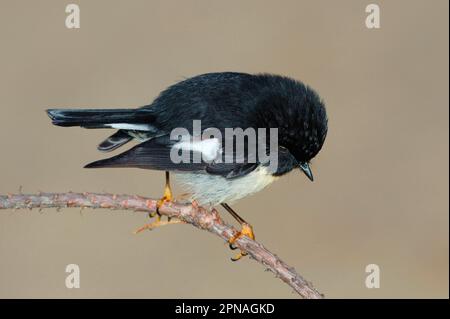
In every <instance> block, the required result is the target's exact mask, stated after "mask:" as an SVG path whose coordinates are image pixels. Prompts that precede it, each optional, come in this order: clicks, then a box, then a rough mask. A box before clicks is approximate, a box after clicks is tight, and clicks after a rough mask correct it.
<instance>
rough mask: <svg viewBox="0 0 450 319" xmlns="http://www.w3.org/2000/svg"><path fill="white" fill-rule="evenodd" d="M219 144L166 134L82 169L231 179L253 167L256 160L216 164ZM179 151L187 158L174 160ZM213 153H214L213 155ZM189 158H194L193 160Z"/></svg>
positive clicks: (255, 164) (208, 140)
mask: <svg viewBox="0 0 450 319" xmlns="http://www.w3.org/2000/svg"><path fill="white" fill-rule="evenodd" d="M220 148H221V145H220V143H217V142H216V141H214V139H206V140H202V141H200V142H197V143H196V142H193V143H192V144H187V143H186V142H183V141H182V140H176V141H174V140H170V139H169V136H168V135H165V136H160V137H156V138H153V139H151V140H148V141H145V142H143V143H140V144H138V145H136V146H135V147H133V148H131V149H129V150H127V151H125V152H123V153H121V154H119V155H116V156H113V157H110V158H106V159H102V160H99V161H95V162H92V163H89V164H87V165H86V166H85V167H86V168H103V167H136V168H142V169H153V170H164V171H179V172H197V173H204V174H211V175H220V176H223V177H225V178H228V179H231V178H236V177H240V176H244V175H246V174H248V173H249V172H251V171H252V170H254V169H255V168H256V167H257V166H258V163H247V162H243V163H225V162H221V163H217V162H215V161H214V160H217V158H218V156H221V155H220V154H221V150H220ZM179 150H183V151H184V152H185V154H188V156H189V157H187V161H177V160H174V158H173V157H174V154H175V153H177V152H178V151H179ZM215 153H216V155H214V154H215ZM193 159H198V160H197V161H194V160H193Z"/></svg>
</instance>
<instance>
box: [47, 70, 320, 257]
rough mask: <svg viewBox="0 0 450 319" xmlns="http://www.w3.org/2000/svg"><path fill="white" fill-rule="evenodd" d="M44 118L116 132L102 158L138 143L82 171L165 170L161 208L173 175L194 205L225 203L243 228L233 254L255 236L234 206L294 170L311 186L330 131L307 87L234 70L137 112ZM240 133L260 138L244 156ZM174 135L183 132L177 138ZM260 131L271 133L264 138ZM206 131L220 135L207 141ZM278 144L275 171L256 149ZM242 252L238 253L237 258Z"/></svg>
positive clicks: (189, 82) (65, 112)
mask: <svg viewBox="0 0 450 319" xmlns="http://www.w3.org/2000/svg"><path fill="white" fill-rule="evenodd" d="M47 114H48V115H49V117H50V118H51V120H52V123H53V124H55V125H58V126H66V127H67V126H80V127H84V128H89V129H98V128H109V129H116V132H115V133H114V134H112V135H111V136H109V137H108V138H107V139H105V140H104V141H103V142H102V143H100V144H99V145H98V150H100V151H103V152H110V151H113V150H115V149H117V148H119V147H121V146H123V145H125V144H126V143H128V142H130V141H131V140H136V141H137V142H138V144H137V145H135V146H134V147H132V148H130V149H128V150H127V151H125V152H123V153H121V154H119V155H116V156H113V157H110V158H107V159H102V160H99V161H95V162H92V163H90V164H87V165H86V166H85V167H87V168H101V167H136V168H143V169H152V170H161V171H165V174H166V185H165V188H164V195H163V197H162V198H161V199H160V201H158V204H157V207H158V208H159V207H161V205H162V204H163V203H164V202H167V201H172V200H173V195H172V191H171V188H170V175H169V174H170V172H172V173H174V175H175V178H176V179H177V180H178V181H179V182H180V184H181V186H182V187H183V188H184V189H185V190H186V191H187V194H188V196H189V199H190V200H191V201H195V202H197V203H199V204H200V205H202V206H207V207H214V206H217V205H221V206H223V207H224V208H225V209H226V210H227V211H228V212H229V213H230V214H231V215H232V216H233V217H234V218H235V219H236V220H237V221H238V222H239V223H240V224H241V231H240V232H239V233H238V234H237V235H236V236H234V237H233V238H232V239H230V241H229V244H230V248H231V249H236V247H234V246H233V243H234V242H235V241H236V240H237V238H239V237H241V236H248V237H250V238H252V239H254V238H255V236H254V233H253V228H252V226H251V225H250V224H249V223H247V222H246V221H245V220H244V219H243V218H242V217H240V216H239V215H238V214H237V213H236V212H235V211H234V210H233V209H232V208H231V207H230V206H229V204H230V203H233V202H235V201H236V200H238V199H241V198H244V197H246V196H248V195H251V194H254V193H256V192H258V191H260V190H262V189H263V188H265V187H266V186H268V185H269V184H271V183H272V182H273V181H275V180H276V179H278V178H279V177H281V176H283V175H285V174H286V173H288V172H290V171H291V170H293V169H295V168H299V169H300V170H301V171H302V172H303V173H305V174H306V176H307V177H308V178H309V179H310V180H311V181H313V175H312V172H311V169H310V161H311V159H312V158H314V157H315V156H316V155H317V153H318V152H319V151H320V150H321V148H322V146H323V144H324V141H325V137H326V135H327V130H328V126H327V122H328V120H327V115H326V110H325V106H324V103H323V101H322V100H321V98H320V97H319V96H318V95H317V93H316V92H315V91H314V90H312V89H311V88H310V87H308V86H306V85H305V84H303V83H302V82H300V81H297V80H294V79H291V78H288V77H284V76H279V75H272V74H254V75H253V74H246V73H237V72H222V73H207V74H202V75H198V76H194V77H192V78H188V79H185V80H183V81H181V82H178V83H176V84H174V85H172V86H170V87H168V88H167V89H166V90H164V91H163V92H161V93H160V94H159V96H158V97H157V98H156V99H155V100H154V101H153V102H152V103H151V104H149V105H146V106H143V107H139V108H133V109H49V110H47ZM195 121H199V123H201V127H203V128H206V129H204V130H203V131H201V132H202V135H199V134H198V133H195V132H194V131H195V130H196V123H195ZM237 128H241V129H242V131H244V132H250V131H249V130H253V132H256V135H255V136H256V139H255V138H253V140H251V139H250V137H249V136H251V135H245V136H244V139H243V141H244V142H242V139H241V140H240V142H239V143H240V146H242V147H241V151H240V152H238V151H237V149H238V148H239V147H238V144H239V143H238V141H237V140H236V136H237V135H232V136H231V137H230V134H228V133H227V130H229V129H233V130H234V129H237ZM177 129H178V130H179V132H182V133H179V134H178V135H176V134H175V136H174V134H173V132H174V131H176V130H177ZM180 129H181V131H180ZM213 129H214V130H213ZM260 129H264V130H266V131H265V132H264V133H265V134H264V135H263V134H262V133H261V131H260ZM270 129H276V130H277V131H276V132H277V134H276V136H275V137H273V136H271V135H270V134H268V133H269V132H268V131H269V130H270ZM183 132H184V133H183ZM205 132H206V133H208V134H209V133H211V132H215V133H216V134H215V135H213V137H209V138H208V137H205V136H204V135H205V134H204V133H205ZM217 136H218V137H217ZM255 136H253V137H255ZM259 137H261V138H259ZM274 138H276V143H274V145H275V147H274V149H272V150H271V151H273V153H274V154H275V157H272V156H270V157H269V158H270V160H272V159H274V161H273V162H276V165H271V164H272V163H269V162H270V161H269V160H268V157H267V156H266V157H263V156H261V155H260V153H258V154H256V148H255V146H256V145H257V147H258V150H259V149H260V148H259V147H260V146H261V145H262V148H261V149H263V150H264V151H265V153H266V154H265V155H267V151H268V150H269V146H268V145H266V144H268V143H269V144H270V145H272V140H273V139H274ZM255 141H256V142H255ZM227 145H231V147H229V146H227ZM234 146H236V147H234ZM174 150H175V151H174ZM180 152H181V153H182V152H187V153H188V154H189V156H188V158H189V161H179V160H174V154H175V155H177V154H178V155H179V153H180ZM196 156H197V157H196ZM193 158H197V159H198V158H200V160H197V161H193V160H192V159H193ZM157 212H158V210H157ZM158 216H159V213H158ZM158 218H159V217H158ZM144 228H145V227H144ZM245 254H246V253H245V252H243V251H241V252H240V253H239V254H238V255H237V256H236V257H235V258H232V260H238V259H240V258H241V257H242V256H245Z"/></svg>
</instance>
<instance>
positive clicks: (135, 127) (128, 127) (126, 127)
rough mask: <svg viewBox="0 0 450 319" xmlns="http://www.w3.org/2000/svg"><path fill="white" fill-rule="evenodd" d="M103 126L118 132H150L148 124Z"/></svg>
mask: <svg viewBox="0 0 450 319" xmlns="http://www.w3.org/2000/svg"><path fill="white" fill-rule="evenodd" d="M105 126H106V127H111V128H116V129H119V130H135V131H150V125H148V124H132V123H114V124H105Z"/></svg>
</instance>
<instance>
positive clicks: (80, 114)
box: [47, 108, 154, 128]
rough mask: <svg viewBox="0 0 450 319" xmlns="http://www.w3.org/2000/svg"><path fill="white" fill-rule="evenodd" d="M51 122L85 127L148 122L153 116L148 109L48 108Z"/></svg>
mask: <svg viewBox="0 0 450 319" xmlns="http://www.w3.org/2000/svg"><path fill="white" fill-rule="evenodd" d="M47 114H48V116H49V117H50V118H51V119H52V123H53V124H55V125H59V126H81V127H85V128H102V127H108V124H114V123H130V124H149V123H151V122H152V121H153V119H154V116H153V114H152V112H151V111H150V110H149V109H144V108H140V109H49V110H47Z"/></svg>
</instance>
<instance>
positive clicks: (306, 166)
mask: <svg viewBox="0 0 450 319" xmlns="http://www.w3.org/2000/svg"><path fill="white" fill-rule="evenodd" d="M300 169H301V170H302V172H303V173H305V175H306V176H308V178H309V180H310V181H311V182H313V181H314V176H313V174H312V172H311V167H309V163H301V164H300Z"/></svg>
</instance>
